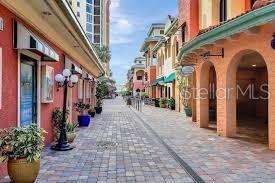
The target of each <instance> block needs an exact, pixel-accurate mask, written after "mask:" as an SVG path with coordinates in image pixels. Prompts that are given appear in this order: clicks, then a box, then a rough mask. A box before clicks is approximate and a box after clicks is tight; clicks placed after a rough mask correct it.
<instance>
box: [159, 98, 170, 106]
mask: <svg viewBox="0 0 275 183" xmlns="http://www.w3.org/2000/svg"><path fill="white" fill-rule="evenodd" d="M167 102H168V100H167V98H160V99H159V103H160V104H161V105H166V104H167Z"/></svg>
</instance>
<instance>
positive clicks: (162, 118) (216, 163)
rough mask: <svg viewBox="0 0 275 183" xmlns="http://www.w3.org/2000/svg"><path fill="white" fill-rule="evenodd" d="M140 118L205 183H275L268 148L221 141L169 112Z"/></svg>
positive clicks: (149, 111)
mask: <svg viewBox="0 0 275 183" xmlns="http://www.w3.org/2000/svg"><path fill="white" fill-rule="evenodd" d="M138 114H139V115H140V116H141V117H142V118H143V119H144V121H146V123H147V124H149V125H150V126H151V128H153V129H154V131H156V132H157V133H158V135H159V136H161V138H162V139H163V140H164V141H165V142H166V143H167V144H168V145H169V146H170V147H171V148H172V149H173V150H174V151H175V152H177V154H178V155H179V156H180V157H181V158H182V159H183V160H184V161H185V162H187V163H188V164H189V165H190V166H191V167H192V169H193V170H195V171H196V172H197V173H198V175H199V176H200V177H202V178H203V179H204V180H205V181H209V180H212V181H215V182H218V183H222V182H234V183H235V182H236V183H244V182H258V183H267V182H273V183H274V182H275V151H271V150H268V147H267V145H263V144H257V143H251V142H246V141H242V140H238V139H232V138H225V137H219V136H217V134H216V132H215V131H213V130H209V129H201V128H198V127H197V124H196V123H193V122H191V119H189V118H186V117H185V115H184V114H180V113H177V112H175V111H170V110H168V109H160V108H155V107H151V106H145V107H144V108H143V111H142V113H138Z"/></svg>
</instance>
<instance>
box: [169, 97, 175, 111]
mask: <svg viewBox="0 0 275 183" xmlns="http://www.w3.org/2000/svg"><path fill="white" fill-rule="evenodd" d="M168 106H169V108H170V109H171V110H175V99H174V98H170V99H169V100H168Z"/></svg>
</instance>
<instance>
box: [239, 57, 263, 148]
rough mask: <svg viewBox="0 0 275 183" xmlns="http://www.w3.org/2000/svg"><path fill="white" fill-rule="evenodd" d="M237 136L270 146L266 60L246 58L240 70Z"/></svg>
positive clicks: (242, 60) (241, 62)
mask: <svg viewBox="0 0 275 183" xmlns="http://www.w3.org/2000/svg"><path fill="white" fill-rule="evenodd" d="M236 74H237V76H236V78H237V81H236V82H237V102H236V110H237V136H238V137H241V138H248V139H251V138H252V140H253V139H254V140H256V141H259V142H263V143H267V142H268V140H267V138H268V99H267V98H268V95H267V94H268V93H267V92H268V88H267V84H268V81H267V79H268V76H267V67H266V64H265V61H264V59H263V57H262V56H261V55H260V54H258V53H257V52H252V53H249V54H246V55H243V56H242V57H241V59H240V62H239V65H238V69H237V73H236Z"/></svg>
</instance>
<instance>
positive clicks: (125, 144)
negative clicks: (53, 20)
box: [2, 99, 275, 183]
mask: <svg viewBox="0 0 275 183" xmlns="http://www.w3.org/2000/svg"><path fill="white" fill-rule="evenodd" d="M74 145H75V146H76V148H75V149H74V150H72V151H68V152H54V151H51V150H49V148H46V150H45V152H44V154H43V159H42V165H41V166H42V167H41V170H40V174H39V177H38V179H37V182H85V183H86V182H102V183H103V182H171V183H172V182H179V183H184V182H188V183H189V182H190V183H191V182H209V183H210V182H218V183H221V182H237V183H238V182H275V175H274V170H275V153H274V152H272V151H269V150H268V149H267V147H266V146H265V145H261V144H252V143H248V142H244V141H240V140H236V139H229V138H224V137H218V136H217V135H216V134H215V133H214V132H213V131H210V130H206V129H199V128H197V127H196V124H195V123H192V122H191V121H190V120H189V119H187V118H186V117H185V116H184V115H183V114H180V113H176V112H174V111H170V110H168V109H160V108H154V107H150V106H145V107H143V111H142V112H141V113H140V112H137V111H135V110H134V109H132V108H131V109H130V108H128V107H127V106H126V105H125V103H124V102H123V101H122V100H121V99H114V100H106V101H105V105H104V112H103V113H102V115H97V116H96V118H94V119H92V124H91V125H90V127H89V128H81V129H79V131H78V137H77V140H76V142H75V143H74ZM2 182H8V179H5V180H2Z"/></svg>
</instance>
